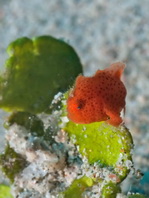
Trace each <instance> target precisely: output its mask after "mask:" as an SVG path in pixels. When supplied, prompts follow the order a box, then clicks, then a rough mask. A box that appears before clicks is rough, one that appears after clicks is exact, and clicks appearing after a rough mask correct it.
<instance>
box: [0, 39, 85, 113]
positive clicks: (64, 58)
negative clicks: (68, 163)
mask: <svg viewBox="0 0 149 198" xmlns="http://www.w3.org/2000/svg"><path fill="white" fill-rule="evenodd" d="M7 52H8V54H9V55H10V58H9V59H8V60H7V61H6V72H5V73H4V74H3V76H1V77H0V95H1V100H0V107H1V108H2V109H5V110H7V111H13V110H15V111H26V112H30V113H35V114H36V113H41V112H49V106H50V104H51V101H52V100H53V97H54V95H55V94H57V93H58V92H63V91H66V90H67V89H68V88H69V87H70V86H72V84H73V83H74V80H75V78H76V77H77V76H78V74H80V73H82V65H81V63H80V59H79V57H78V56H77V54H76V52H75V51H74V49H73V48H72V47H71V46H70V45H68V44H67V43H65V42H64V41H61V40H59V39H55V38H53V37H51V36H41V37H37V38H34V39H33V40H31V39H29V38H26V37H24V38H20V39H17V40H16V41H14V42H12V43H11V44H10V45H9V46H8V49H7Z"/></svg>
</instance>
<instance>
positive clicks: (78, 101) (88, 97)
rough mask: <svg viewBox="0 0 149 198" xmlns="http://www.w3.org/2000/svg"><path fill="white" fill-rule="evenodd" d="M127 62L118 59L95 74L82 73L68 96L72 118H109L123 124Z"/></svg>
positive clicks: (84, 120)
mask: <svg viewBox="0 0 149 198" xmlns="http://www.w3.org/2000/svg"><path fill="white" fill-rule="evenodd" d="M124 68H125V64H124V63H121V62H117V63H114V64H111V65H110V66H109V67H108V68H106V69H104V70H97V72H96V73H95V75H93V76H91V77H85V76H82V75H80V76H78V77H77V79H76V82H75V85H74V87H73V89H72V90H71V91H70V93H69V97H68V100H67V112H68V118H69V119H70V120H71V121H73V122H75V123H78V124H89V123H92V122H100V121H107V122H108V123H109V124H111V125H113V126H119V125H120V124H121V123H122V122H123V120H122V118H121V116H120V113H121V111H122V110H123V109H124V110H125V97H126V88H125V86H124V84H123V82H122V81H121V80H120V78H121V75H122V73H123V71H124Z"/></svg>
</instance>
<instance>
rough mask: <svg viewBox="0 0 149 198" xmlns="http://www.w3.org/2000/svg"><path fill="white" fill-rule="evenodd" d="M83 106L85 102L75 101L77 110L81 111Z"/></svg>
mask: <svg viewBox="0 0 149 198" xmlns="http://www.w3.org/2000/svg"><path fill="white" fill-rule="evenodd" d="M84 106H85V101H84V100H82V99H78V100H77V109H82V108H84Z"/></svg>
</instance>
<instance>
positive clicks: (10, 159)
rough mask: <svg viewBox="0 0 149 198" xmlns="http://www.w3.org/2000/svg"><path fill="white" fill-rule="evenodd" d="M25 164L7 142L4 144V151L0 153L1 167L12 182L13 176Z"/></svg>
mask: <svg viewBox="0 0 149 198" xmlns="http://www.w3.org/2000/svg"><path fill="white" fill-rule="evenodd" d="M26 164H27V162H26V160H25V159H24V158H23V157H22V156H21V155H20V154H18V153H16V152H15V151H14V150H13V149H12V148H11V147H10V146H9V144H8V145H7V146H6V148H5V152H4V153H3V154H1V155H0V166H1V169H2V171H3V172H4V173H5V175H6V176H7V177H8V178H9V180H10V181H11V182H12V183H13V182H14V178H15V176H16V175H17V174H18V173H19V172H21V170H23V169H24V167H25V166H26Z"/></svg>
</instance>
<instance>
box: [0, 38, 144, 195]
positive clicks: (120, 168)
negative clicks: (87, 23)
mask: <svg viewBox="0 0 149 198" xmlns="http://www.w3.org/2000/svg"><path fill="white" fill-rule="evenodd" d="M8 53H9V55H10V57H9V59H8V60H7V62H6V71H5V72H4V74H3V75H2V76H1V77H0V94H1V100H0V107H1V108H2V109H4V110H7V111H9V112H10V114H9V116H8V118H7V120H6V121H5V123H4V126H5V128H6V141H7V145H6V148H5V151H4V153H2V154H1V155H0V166H1V169H2V171H3V173H5V175H6V177H7V178H9V180H10V184H11V192H12V196H13V197H18V198H27V197H30V198H43V197H45V198H56V197H57V198H70V197H71V198H99V197H101V198H116V197H129V198H137V197H138V198H139V197H140V198H141V197H144V196H142V195H133V194H131V195H127V196H126V195H123V193H122V192H121V186H120V184H121V183H122V182H123V180H124V179H125V178H126V177H127V176H128V174H129V172H130V171H132V172H134V174H135V169H134V165H133V161H132V149H133V140H132V137H131V134H130V132H129V130H128V129H127V128H126V127H125V125H120V126H113V125H110V124H108V123H106V122H104V121H101V122H93V123H90V124H77V123H74V122H72V121H70V120H69V119H68V117H67V98H68V95H69V94H68V90H69V89H70V88H71V87H72V85H73V83H74V81H75V79H76V77H77V76H78V75H79V74H81V73H82V65H81V62H80V60H79V58H78V56H77V54H76V52H75V51H74V50H73V48H72V47H71V46H70V45H68V44H67V43H65V42H64V41H61V40H58V39H55V38H53V37H50V36H42V37H37V38H34V39H33V40H31V39H28V38H21V39H18V40H16V41H14V42H12V43H11V44H10V45H9V47H8ZM2 190H3V192H4V191H7V188H6V189H5V188H4V186H0V191H2ZM8 191H10V189H9V188H8ZM8 191H7V193H9V192H8ZM2 198H4V197H2Z"/></svg>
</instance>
